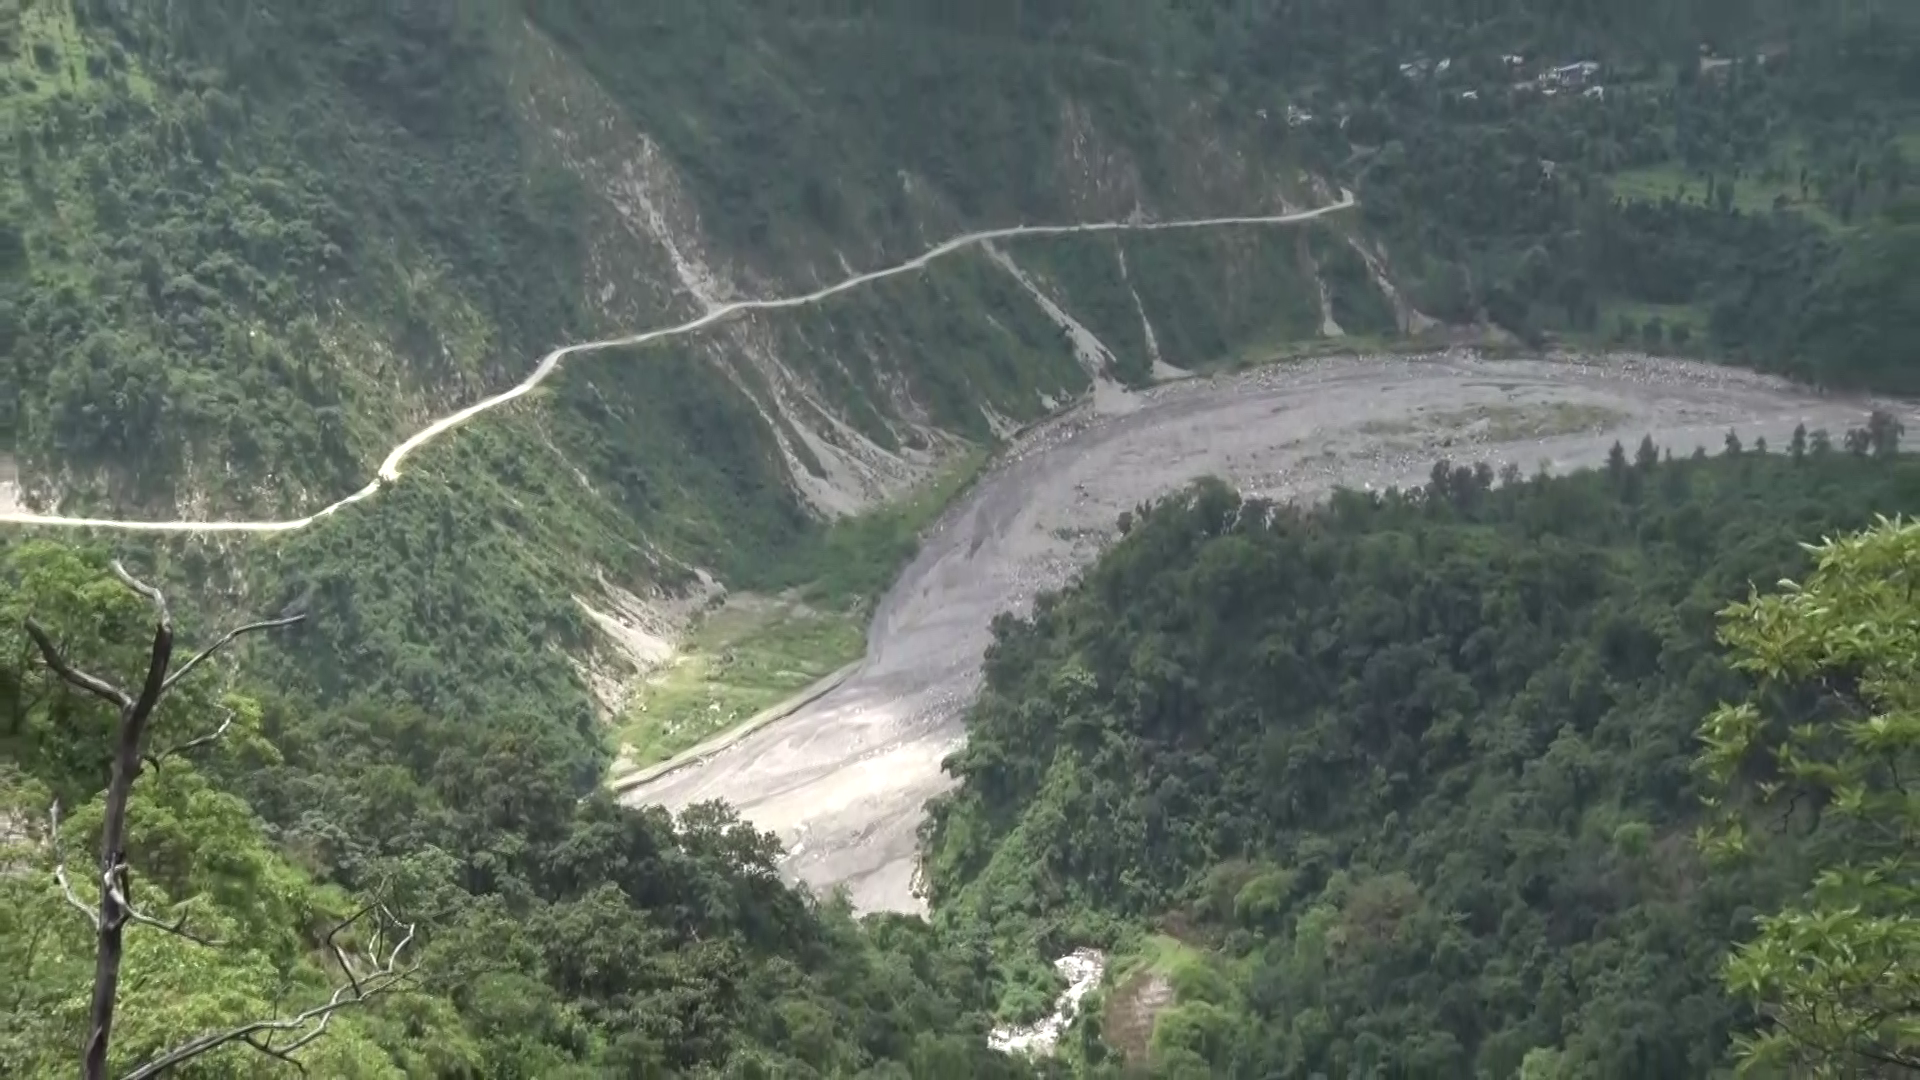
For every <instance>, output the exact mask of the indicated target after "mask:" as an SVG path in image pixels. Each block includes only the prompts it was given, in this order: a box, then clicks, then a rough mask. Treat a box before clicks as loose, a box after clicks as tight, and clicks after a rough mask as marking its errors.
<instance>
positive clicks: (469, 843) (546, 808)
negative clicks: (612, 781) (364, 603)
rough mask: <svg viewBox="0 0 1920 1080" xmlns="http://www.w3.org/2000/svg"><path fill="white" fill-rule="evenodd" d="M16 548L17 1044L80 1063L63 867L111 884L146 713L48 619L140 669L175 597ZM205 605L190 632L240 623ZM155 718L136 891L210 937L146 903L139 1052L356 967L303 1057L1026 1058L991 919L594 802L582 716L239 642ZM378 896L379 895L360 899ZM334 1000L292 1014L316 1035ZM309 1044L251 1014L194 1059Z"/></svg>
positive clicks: (153, 1052)
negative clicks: (281, 674) (584, 759)
mask: <svg viewBox="0 0 1920 1080" xmlns="http://www.w3.org/2000/svg"><path fill="white" fill-rule="evenodd" d="M0 559H3V560H4V561H3V562H0V656H4V658H5V660H4V664H0V969H4V970H5V971H6V972H7V992H6V993H5V994H4V995H0V1074H4V1075H6V1076H9V1077H53V1076H70V1075H73V1073H74V1071H75V1068H76V1064H77V1060H78V1057H77V1055H78V1049H79V1047H80V1045H81V1043H82V1041H83V1036H84V1035H85V1033H86V1031H87V1016H88V1014H87V989H88V987H89V986H90V985H91V981H92V978H93V975H94V941H93V928H92V927H91V926H90V925H89V924H88V922H87V917H86V916H85V915H84V914H82V913H79V912H75V911H73V910H71V909H70V908H69V906H68V904H67V903H65V902H63V899H62V893H63V890H65V889H71V890H73V893H74V894H77V895H79V896H84V897H86V898H87V900H86V902H85V905H84V906H90V905H92V904H93V903H94V902H95V900H96V898H97V897H98V893H99V889H98V885H97V884H96V883H95V875H94V874H93V873H92V872H91V871H89V870H88V869H87V867H89V866H90V865H92V864H93V863H94V862H95V859H94V853H95V852H96V850H97V846H98V843H99V834H100V829H101V825H102V818H101V813H102V811H101V803H100V800H99V797H98V796H99V792H100V790H101V787H102V786H103V784H104V783H105V780H106V775H107V762H108V760H109V759H110V757H111V747H112V742H113V737H114V724H113V719H112V718H113V716H114V712H113V710H111V709H109V708H106V707H104V706H103V705H102V704H101V703H100V702H99V701H97V700H95V699H94V698H93V697H92V696H90V695H88V694H87V693H85V692H83V691H80V690H77V689H75V688H73V687H70V686H68V685H66V684H65V683H63V682H62V680H61V678H60V677H59V676H58V675H57V674H56V673H55V671H54V670H52V669H50V668H49V667H48V666H46V665H45V664H43V663H41V662H40V660H39V659H38V657H39V653H38V652H37V651H36V650H35V648H34V646H33V645H32V644H31V643H29V642H28V641H27V640H26V638H25V636H24V635H23V633H22V629H21V628H22V626H23V625H24V622H25V620H26V619H28V618H33V619H36V620H37V621H38V622H39V623H40V624H41V625H43V626H44V627H45V630H46V633H47V634H48V635H49V637H50V639H51V640H52V641H54V642H55V643H56V644H57V647H58V648H59V649H60V650H61V652H62V654H64V656H65V657H66V658H67V660H68V662H70V663H71V664H73V665H74V666H75V667H77V668H82V669H84V670H85V671H87V672H89V673H93V674H97V675H98V676H99V677H101V678H104V679H108V680H110V681H114V682H118V683H122V684H135V681H136V680H137V679H138V677H139V675H140V673H141V672H143V671H144V670H145V665H146V661H147V656H146V648H147V644H148V643H149V642H150V641H151V640H152V636H153V625H154V624H153V620H154V612H153V610H152V609H151V608H150V607H149V605H148V604H147V602H146V601H145V600H143V599H142V598H141V597H140V596H138V595H136V594H135V593H134V592H133V591H131V590H129V589H127V588H124V587H122V586H121V585H120V584H119V583H118V582H116V581H114V580H113V579H112V578H111V577H109V576H108V575H107V573H106V570H105V567H104V566H103V565H102V563H101V560H100V558H99V556H98V555H97V554H95V553H94V552H91V551H84V550H82V551H74V550H68V549H63V548H59V547H56V546H53V545H49V544H44V543H26V544H13V545H9V546H7V547H6V548H5V549H4V550H3V551H0ZM178 629H179V632H180V633H181V635H182V637H183V645H182V649H181V655H182V656H184V655H185V646H186V645H187V644H192V645H194V646H195V647H199V646H202V645H205V644H209V643H210V642H211V640H212V638H213V636H214V635H213V633H212V632H211V631H212V630H213V628H212V627H206V626H201V625H198V624H197V623H184V624H183V625H181V626H179V628H178ZM283 632H290V633H298V632H299V631H298V629H297V628H296V629H294V630H292V631H283ZM30 657H32V658H33V659H31V660H30V659H29V658H30ZM177 669H178V668H177V666H176V670H177ZM223 715H224V716H226V717H228V718H229V719H228V723H229V724H230V725H231V726H230V727H225V728H224V729H223V728H222V726H221V723H220V719H219V718H220V717H221V716H223ZM216 730H224V737H223V738H221V739H219V740H217V741H214V742H212V743H210V744H207V743H205V741H204V737H205V736H208V735H210V734H212V733H214V732H215V731H216ZM195 739H202V740H203V742H202V745H201V746H200V747H199V748H197V749H194V748H189V744H190V743H192V742H193V741H194V740H195ZM145 745H146V748H147V751H146V752H147V753H148V755H149V756H150V758H151V760H150V761H149V762H148V764H147V767H146V769H145V772H144V775H142V776H141V778H140V779H139V781H138V782H137V784H136V785H135V787H134V793H133V800H132V808H133V810H132V815H131V822H132V827H131V831H130V833H129V844H128V848H127V856H126V857H127V859H128V860H129V862H130V864H131V876H132V881H133V883H134V884H133V887H132V890H131V898H132V902H133V903H134V904H135V905H136V906H137V907H138V908H140V909H141V910H143V911H145V912H148V913H157V914H156V915H155V917H156V918H157V919H159V920H161V921H163V922H164V923H166V924H168V925H173V924H174V923H175V921H176V920H178V925H179V926H181V927H183V928H184V929H185V931H186V934H187V935H188V936H186V937H182V936H176V935H173V934H170V933H168V932H167V931H166V930H165V929H161V928H160V927H159V925H157V924H156V925H134V926H131V927H129V928H128V930H127V931H126V934H127V940H128V948H127V954H126V960H125V965H126V968H125V972H124V975H123V979H122V984H121V985H122V990H121V995H120V1001H119V1015H118V1018H117V1025H116V1027H115V1037H114V1040H113V1044H112V1055H111V1058H110V1061H111V1064H112V1073H111V1075H115V1076H119V1075H124V1074H125V1073H127V1072H128V1071H129V1070H131V1069H132V1068H133V1067H134V1066H136V1065H139V1064H141V1063H142V1062H145V1061H148V1060H150V1059H152V1058H155V1057H157V1056H158V1055H159V1054H160V1053H161V1052H163V1051H166V1050H169V1049H172V1048H175V1047H179V1046H182V1045H185V1044H187V1043H189V1042H190V1040H192V1039H193V1038H195V1037H197V1036H200V1035H202V1034H206V1033H213V1032H218V1031H220V1030H222V1029H228V1028H233V1027H237V1026H239V1025H242V1024H246V1023H250V1022H256V1021H263V1020H276V1019H284V1018H286V1017H289V1016H292V1015H293V1014H295V1013H297V1012H299V1011H301V1010H307V1009H312V1008H315V1007H318V1006H322V1005H324V1004H325V1003H326V1002H327V1001H328V1000H329V997H332V998H333V999H334V1000H336V1001H338V1000H340V999H341V998H342V997H343V996H346V997H347V1000H348V1006H349V1007H347V1008H344V1009H342V1011H341V1012H339V1013H338V1015H336V1016H334V1017H333V1019H332V1022H331V1023H330V1024H329V1026H328V1028H327V1030H326V1032H325V1036H324V1037H323V1038H320V1039H319V1040H318V1041H315V1042H313V1043H312V1046H311V1048H309V1049H307V1050H305V1051H303V1052H302V1053H301V1054H300V1055H299V1060H300V1062H301V1063H302V1064H303V1065H304V1066H305V1068H306V1070H307V1071H308V1073H309V1074H311V1075H316V1076H329V1077H399V1076H488V1077H527V1078H534V1077H539V1078H547V1077H563V1076H580V1077H586V1076H664V1075H690V1076H702V1075H712V1076H718V1075H727V1076H804V1075H835V1076H843V1075H865V1076H909V1075H911V1076H925V1077H945V1076H963V1075H965V1076H976V1075H977V1076H1014V1075H1019V1074H1020V1072H1021V1070H1020V1069H1019V1068H1017V1067H1016V1066H1015V1065H1014V1064H1013V1063H1011V1062H1009V1061H1008V1060H1007V1059H1005V1058H1003V1057H1001V1056H1000V1055H995V1054H990V1053H989V1052H988V1051H987V1049H986V1042H985V1035H984V1019H983V1017H984V1015H985V1012H986V1010H987V1009H988V1008H989V1007H990V1001H989V1000H988V999H987V997H986V993H987V991H986V982H985V978H984V972H985V970H986V965H987V956H986V954H985V952H984V950H983V949H982V948H980V947H977V946H976V947H974V948H972V949H970V950H969V949H952V948H949V947H948V946H947V945H945V944H944V943H942V942H940V941H938V940H937V939H936V938H935V936H934V934H933V933H932V931H931V929H930V928H929V927H928V926H926V925H925V924H924V923H921V922H919V921H917V920H911V919H904V918H888V919H883V920H879V921H869V922H868V923H866V924H865V925H856V924H855V923H854V921H853V919H852V917H851V915H850V914H849V912H848V911H847V909H846V908H845V907H844V905H842V904H838V903H834V902H826V903H820V904H816V903H814V902H813V901H812V900H811V899H807V898H803V897H802V896H801V895H800V894H798V893H796V892H794V891H792V890H791V889H789V888H788V887H787V886H785V885H784V884H783V883H781V882H780V880H779V878H778V877H777V875H776V873H775V864H776V862H777V860H778V856H779V852H778V850H777V847H776V846H775V845H774V844H773V842H772V841H771V839H770V838H768V837H765V836H760V835H756V834H755V833H754V832H753V830H752V829H750V828H748V827H746V826H744V825H742V824H740V823H739V822H738V821H737V820H736V819H735V818H734V817H733V816H732V814H731V812H730V811H728V810H726V809H725V808H723V807H719V806H711V807H705V808H699V809H696V810H691V811H689V812H688V813H686V814H685V815H683V816H682V817H681V818H680V819H679V820H678V821H677V822H676V821H674V820H672V819H670V818H669V817H668V816H667V815H666V814H664V813H663V812H661V811H659V810H648V811H638V810H631V809H626V808H622V807H619V806H617V805H615V804H614V803H613V801H612V800H611V798H610V797H608V796H605V795H599V796H595V797H593V798H590V799H587V800H585V801H582V800H581V799H580V797H579V794H580V791H581V789H582V783H581V777H580V776H579V775H578V773H577V772H575V771H573V770H571V769H570V768H569V761H570V755H571V754H572V748H571V747H570V746H569V745H568V744H567V741H566V739H565V738H564V737H562V736H561V735H559V734H547V735H543V734H542V733H541V732H540V730H539V729H538V728H532V729H522V730H518V731H514V730H506V729H503V728H500V727H498V726H489V725H487V724H484V723H475V722H473V719H472V718H470V717H465V716H461V715H459V714H456V713H437V714H436V713H429V712H425V711H423V710H421V709H418V708H410V707H402V706H396V705H393V704H384V703H383V704H380V705H373V704H362V705H354V706H348V707H344V708H340V709H335V710H328V709H321V708H317V707H315V706H313V705H311V704H305V703H300V702H296V701H294V700H290V699H287V698H281V697H257V696H249V695H247V694H244V693H240V692H237V691H235V690H233V682H232V672H231V669H230V668H229V669H228V670H226V671H215V670H213V669H212V668H208V667H202V668H200V669H199V670H198V671H196V672H195V673H193V674H192V675H190V676H189V677H188V678H187V679H186V680H185V681H183V682H181V683H180V684H179V685H178V687H176V689H175V690H174V691H173V693H172V695H171V696H170V697H169V698H168V699H167V700H166V701H165V703H164V707H163V710H162V712H161V713H160V716H159V719H158V721H157V723H156V724H155V726H154V728H153V731H152V733H151V735H150V737H149V739H148V740H147V742H146V744H145ZM172 751H178V752H172ZM63 806H64V807H66V808H67V811H66V813H65V814H64V815H61V814H60V810H59V808H60V807H63ZM50 808H52V814H54V815H59V816H58V817H50ZM56 826H57V829H58V831H57V832H55V831H54V829H55V827H56ZM62 860H64V861H65V863H66V866H67V868H68V873H69V877H68V878H67V879H66V880H65V881H63V882H56V880H55V878H54V876H53V874H52V873H51V871H52V869H53V868H54V867H55V866H56V865H58V864H59V863H60V862H61V861H62ZM70 895H72V894H70ZM367 904H377V905H379V907H378V908H377V911H378V912H379V914H378V915H377V916H375V917H374V918H373V919H366V918H362V919H361V920H360V921H358V922H355V921H353V920H352V919H351V918H350V916H352V914H353V913H354V912H355V911H356V910H361V909H362V908H363V905H367ZM406 926H410V927H412V928H413V936H412V937H411V939H410V940H409V941H408V942H404V943H402V944H403V945H404V948H402V949H401V950H400V951H399V953H398V954H397V956H398V960H399V963H398V965H397V966H398V968H399V970H400V972H401V973H402V974H403V975H404V976H405V977H404V978H402V979H400V980H398V981H397V984H396V985H394V986H392V987H390V988H386V989H388V990H389V992H388V993H386V994H385V995H384V996H381V995H377V994H372V993H370V994H369V995H368V996H367V998H366V999H365V1001H364V1003H362V1001H361V999H360V997H359V996H358V993H357V992H356V993H355V994H354V995H352V996H347V995H346V994H345V990H346V988H347V987H348V986H350V985H358V984H356V983H355V981H354V976H353V975H352V974H350V973H349V972H350V970H352V969H349V968H348V967H347V965H348V964H349V963H352V964H354V965H355V969H357V970H358V971H359V979H360V980H364V981H365V984H366V986H367V987H368V988H369V989H371V988H373V987H374V986H377V985H380V980H378V979H374V978H370V977H369V976H370V974H371V972H372V969H373V968H375V967H378V966H379V965H378V963H377V962H376V961H377V960H379V959H382V958H383V957H382V955H381V954H382V953H384V951H385V949H387V948H391V947H392V946H393V945H394V944H395V943H396V941H398V939H399V938H400V937H401V931H400V929H399V928H400V927H406ZM335 927H345V929H344V934H343V936H342V937H340V939H339V941H338V944H340V945H341V946H342V948H343V950H344V952H343V953H342V954H341V955H340V957H339V959H338V960H337V961H336V954H334V953H332V952H331V951H329V946H331V945H334V944H335V943H336V942H335V939H334V937H333V936H332V935H331V934H330V933H329V931H330V929H331V928H335ZM323 935H326V936H325V938H324V941H323ZM190 939H191V940H190ZM382 942H385V944H384V945H383V944H382ZM362 957H364V959H362ZM316 1022H317V1021H311V1020H310V1021H309V1022H307V1023H306V1024H303V1025H297V1026H296V1027H295V1028H294V1029H293V1030H291V1031H289V1032H285V1033H272V1032H269V1033H267V1034H268V1035H270V1036H277V1037H279V1047H280V1048H282V1049H291V1048H292V1047H291V1046H290V1045H289V1044H291V1043H292V1041H293V1039H294V1038H295V1037H296V1036H298V1035H300V1034H303V1033H305V1032H306V1031H307V1030H310V1029H311V1028H312V1026H313V1024H314V1023H316ZM268 1044H269V1045H272V1044H271V1041H270V1040H268ZM282 1068H284V1066H282V1065H279V1064H278V1063H276V1062H275V1061H274V1060H273V1059H272V1058H270V1057H268V1056H266V1055H264V1054H263V1053H262V1052H261V1051H259V1050H257V1049H255V1048H251V1047H249V1046H246V1045H243V1044H242V1043H240V1042H238V1041H235V1042H233V1043H231V1044H229V1045H227V1046H225V1047H222V1048H220V1049H218V1050H216V1051H215V1052H213V1053H212V1054H210V1055H207V1056H205V1057H201V1058H197V1059H195V1060H193V1061H191V1062H189V1063H188V1064H187V1065H186V1066H184V1067H183V1068H181V1069H180V1070H178V1071H177V1072H175V1073H174V1074H173V1075H181V1076H206V1077H212V1076H223V1077H226V1076H255V1075H269V1074H273V1075H278V1073H279V1070H281V1069H282Z"/></svg>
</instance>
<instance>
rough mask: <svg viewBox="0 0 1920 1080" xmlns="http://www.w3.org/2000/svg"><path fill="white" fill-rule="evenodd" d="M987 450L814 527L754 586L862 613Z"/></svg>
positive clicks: (981, 465)
mask: <svg viewBox="0 0 1920 1080" xmlns="http://www.w3.org/2000/svg"><path fill="white" fill-rule="evenodd" d="M988 454H989V451H988V450H987V449H986V448H984V447H975V448H973V449H971V450H969V451H967V453H966V454H964V455H963V456H962V457H961V458H960V459H959V460H957V461H956V462H954V463H953V464H952V465H951V466H949V467H948V468H947V469H946V470H944V471H943V472H941V473H940V475H939V476H937V477H935V478H934V479H933V480H932V481H930V482H928V483H926V484H923V485H921V486H920V487H918V488H916V489H914V490H913V491H912V492H911V493H910V494H908V495H907V496H906V497H905V498H901V499H898V500H895V501H893V502H890V503H887V504H885V505H883V506H878V507H875V508H874V509H872V510H869V511H868V512H866V513H864V514H857V515H855V516H853V517H848V518H842V519H841V520H839V521H836V522H834V523H833V524H832V525H830V526H828V527H827V528H826V529H824V530H821V531H820V532H818V533H814V534H812V535H809V536H808V537H806V538H805V540H803V541H802V542H801V544H800V545H799V547H798V548H796V549H794V550H792V551H791V552H789V553H788V554H787V555H786V556H784V557H782V558H781V559H779V560H777V561H776V562H775V563H774V564H773V565H772V566H770V567H768V568H767V569H766V570H765V572H764V574H763V575H762V576H760V577H759V578H758V579H757V580H754V579H749V580H748V581H747V585H748V587H749V588H754V589H759V590H762V591H768V592H771V591H785V590H793V591H795V592H796V593H797V594H798V595H799V597H800V599H802V600H804V601H806V602H807V603H808V604H811V605H814V606H816V607H823V608H827V609H829V610H833V611H839V612H847V613H851V614H855V615H859V616H864V615H865V614H866V613H867V612H868V611H870V610H871V609H872V605H873V603H874V602H875V601H876V600H878V599H879V598H880V595H881V594H882V593H884V592H886V590H887V586H889V585H891V584H893V579H894V578H895V577H897V576H898V575H899V573H900V570H901V568H902V567H904V566H905V565H906V563H907V560H909V559H911V558H913V554H914V552H916V551H918V550H919V547H920V534H921V533H922V532H924V531H926V529H927V528H929V527H930V526H932V525H933V523H934V522H935V521H936V520H938V519H939V517H940V514H941V512H942V511H944V510H945V509H946V508H947V507H948V506H949V505H951V504H952V503H953V500H954V499H956V498H958V497H959V495H960V493H961V492H963V491H965V490H966V489H967V488H968V486H970V485H971V484H972V483H973V481H974V479H975V478H976V477H978V476H979V475H980V471H981V469H982V468H984V467H985V466H986V463H987V458H988Z"/></svg>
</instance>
